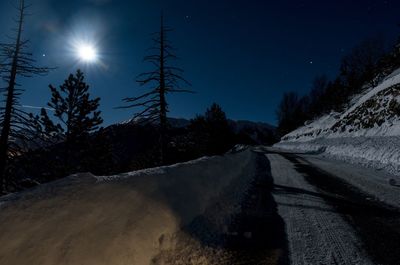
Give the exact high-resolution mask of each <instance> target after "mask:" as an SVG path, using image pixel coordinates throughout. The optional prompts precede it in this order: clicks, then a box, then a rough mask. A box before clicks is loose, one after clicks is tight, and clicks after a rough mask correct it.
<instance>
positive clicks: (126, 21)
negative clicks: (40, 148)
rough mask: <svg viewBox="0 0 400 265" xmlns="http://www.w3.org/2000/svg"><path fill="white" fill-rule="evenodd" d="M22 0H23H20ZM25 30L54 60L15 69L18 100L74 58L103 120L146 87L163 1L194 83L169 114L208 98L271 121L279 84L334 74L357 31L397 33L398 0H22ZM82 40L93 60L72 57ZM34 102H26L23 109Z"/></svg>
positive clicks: (41, 55)
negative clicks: (142, 82)
mask: <svg viewBox="0 0 400 265" xmlns="http://www.w3.org/2000/svg"><path fill="white" fill-rule="evenodd" d="M12 2H13V0H1V1H0V41H3V42H4V41H7V38H6V35H10V34H11V33H12V32H11V31H10V29H11V28H12V27H13V26H14V25H13V22H12V15H14V14H16V12H15V11H14V10H13V9H12V6H11V3H12ZM28 2H29V1H28ZM30 2H31V3H32V4H33V6H32V8H31V11H30V13H32V16H30V17H29V18H27V19H28V22H27V23H26V31H25V37H27V38H29V39H30V40H31V42H32V44H31V51H32V52H33V53H34V54H35V58H37V60H38V63H39V64H41V65H46V66H50V67H57V69H56V70H53V71H52V72H51V73H50V74H49V75H48V76H45V77H34V78H31V79H19V80H18V81H19V83H22V85H23V87H24V88H25V89H26V90H27V91H26V92H25V94H24V95H23V97H22V100H21V102H22V104H24V105H29V106H37V107H41V106H45V105H46V102H47V101H48V100H49V98H50V92H49V89H48V85H49V84H50V83H51V84H53V85H57V86H58V85H60V84H61V83H62V82H63V80H64V79H65V78H66V77H67V76H68V74H69V73H71V72H75V70H76V69H78V68H81V69H82V70H83V71H84V72H85V73H86V77H87V81H88V83H89V84H90V86H91V91H92V94H93V96H100V97H101V98H102V100H101V109H102V111H103V118H104V120H105V125H108V124H111V123H115V122H119V121H123V120H127V119H129V118H130V117H131V116H132V114H133V112H134V110H117V109H114V107H117V106H120V105H121V98H123V97H126V96H135V95H140V94H141V93H142V92H143V91H145V90H146V88H144V87H140V86H139V85H138V84H137V83H136V82H135V77H136V76H137V75H138V74H139V73H141V72H143V71H145V70H147V69H148V65H147V64H145V63H143V62H142V58H143V56H144V55H146V53H147V51H146V50H147V48H148V47H149V46H150V45H151V40H150V38H151V35H150V34H151V33H152V32H155V31H157V30H158V28H159V16H160V12H161V10H164V14H165V17H166V23H167V24H168V25H169V26H170V27H172V28H174V29H175V30H174V32H172V33H170V40H171V41H172V43H173V45H174V46H175V47H176V48H178V50H177V54H178V55H179V57H180V58H181V59H180V60H179V61H178V62H177V65H178V66H180V67H182V68H183V69H185V78H186V79H187V80H189V81H190V82H191V83H192V89H193V90H195V91H196V92H197V93H196V94H195V95H192V94H181V95H172V96H170V97H169V98H168V100H169V103H170V110H171V112H170V114H169V115H170V116H172V117H184V118H191V117H194V116H195V115H196V114H200V113H203V112H204V111H205V109H206V108H207V107H208V106H209V105H210V104H211V103H212V102H217V103H219V104H221V105H222V107H223V109H224V110H225V111H226V113H227V115H228V117H229V118H232V119H247V120H253V121H265V122H269V123H271V124H276V118H275V109H276V106H277V105H278V103H279V100H280V98H281V96H282V94H283V93H284V92H285V91H289V90H294V91H298V92H299V93H300V94H303V93H306V92H307V91H308V90H309V89H310V86H311V82H312V80H313V78H314V77H315V75H317V74H324V73H325V74H327V75H328V76H330V77H334V76H335V74H336V73H337V70H338V65H339V63H340V59H341V57H342V56H343V55H344V54H345V53H346V52H348V51H349V50H350V49H351V47H353V46H354V45H355V44H357V43H358V42H360V41H361V40H363V39H365V38H368V37H372V36H382V37H385V38H386V39H387V40H388V43H390V42H392V41H393V40H394V39H395V38H396V37H397V36H399V35H400V30H399V28H398V26H397V24H398V23H400V16H399V14H400V13H399V11H400V1H394V0H392V1H390V0H388V1H383V0H381V1H373V0H365V1H361V0H359V1H337V0H335V1H316V0H312V1H266V0H264V1H261V0H258V1H256V0H212V1H211V0H209V1H205V0H169V1H165V0H164V1H162V0H157V1H156V0H146V1H137V0H129V1H122V0H86V1H85V0H69V1H60V0H30ZM76 41H89V42H91V43H93V44H94V45H95V46H96V48H97V49H98V52H99V56H100V58H99V61H98V62H97V63H92V64H85V63H82V62H80V61H79V60H78V58H77V56H76V51H75V50H74V48H73V45H72V44H73V43H74V42H76ZM32 110H34V109H32Z"/></svg>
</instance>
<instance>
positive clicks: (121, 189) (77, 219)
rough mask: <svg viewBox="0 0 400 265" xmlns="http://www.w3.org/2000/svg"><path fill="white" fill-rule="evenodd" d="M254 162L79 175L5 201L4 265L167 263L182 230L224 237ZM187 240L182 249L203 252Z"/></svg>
mask: <svg viewBox="0 0 400 265" xmlns="http://www.w3.org/2000/svg"><path fill="white" fill-rule="evenodd" d="M255 156H256V153H254V152H252V151H250V150H246V151H243V152H239V153H234V154H233V153H232V154H227V155H225V156H218V157H204V158H201V159H197V160H194V161H190V162H187V163H182V164H176V165H172V166H165V167H159V168H153V169H146V170H141V171H135V172H130V173H126V174H121V175H116V176H108V177H97V176H93V175H91V174H78V175H75V176H71V177H68V178H65V179H62V180H59V181H56V182H52V183H48V184H44V185H41V186H39V187H37V188H35V189H33V190H30V191H26V192H22V193H18V194H14V195H10V196H6V197H3V198H2V200H1V201H0V222H1V224H2V226H1V228H0V244H1V246H2V248H0V264H8V265H12V264H15V265H21V264H42V265H46V264H49V265H50V264H61V263H62V264H86V265H90V264H96V265H101V264H164V262H163V256H162V255H163V254H162V253H165V252H168V251H169V250H171V251H172V250H174V248H175V240H176V233H177V231H179V230H181V229H183V230H185V227H186V228H187V227H190V229H191V230H190V231H192V230H193V229H194V230H196V231H194V232H195V233H196V234H197V235H200V234H202V233H206V232H205V231H209V230H210V229H211V230H213V229H214V230H217V231H225V230H224V227H225V226H226V225H227V224H229V220H230V217H231V216H232V215H233V214H235V213H236V212H237V211H239V210H240V202H241V201H242V199H243V196H244V195H245V194H244V193H245V191H246V190H247V189H248V186H249V185H250V182H251V181H252V180H253V179H254V174H256V173H255V170H256V169H255V168H256V166H255V161H256V159H254V157H255ZM186 231H187V232H188V231H189V230H186ZM192 232H193V231H192ZM185 235H186V234H185V233H182V234H181V235H180V236H181V237H185ZM205 236H207V235H205ZM187 237H189V236H187ZM189 239H190V238H188V240H189ZM190 240H192V241H193V242H192V241H190V242H192V243H191V244H190V245H189V244H186V245H185V246H184V247H186V248H193V247H198V245H196V242H195V239H190ZM190 251H191V252H196V251H197V252H198V251H200V250H199V249H196V248H195V249H190ZM155 257H157V259H155ZM200 258H201V257H200V256H199V259H200ZM203 261H205V260H203ZM182 264H183V263H182ZM199 264H200V263H199Z"/></svg>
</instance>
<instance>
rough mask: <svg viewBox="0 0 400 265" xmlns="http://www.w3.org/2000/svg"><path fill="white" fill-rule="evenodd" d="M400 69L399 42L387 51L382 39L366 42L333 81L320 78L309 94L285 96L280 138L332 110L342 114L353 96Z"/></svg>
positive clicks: (279, 115)
mask: <svg viewBox="0 0 400 265" xmlns="http://www.w3.org/2000/svg"><path fill="white" fill-rule="evenodd" d="M398 67H400V39H399V40H398V42H397V43H396V45H394V47H393V48H391V49H389V50H388V49H387V48H385V44H384V41H383V40H382V38H379V37H374V38H370V39H367V40H364V41H363V42H361V43H360V44H358V45H357V46H356V47H354V48H353V49H352V50H351V51H350V52H349V54H347V55H346V56H344V57H343V58H342V61H341V64H340V69H339V74H338V76H337V77H336V78H334V79H333V80H329V79H328V77H327V76H326V75H320V76H317V77H316V78H315V79H314V81H313V84H312V87H311V90H310V92H309V93H308V94H307V95H304V96H299V95H298V94H297V93H296V92H287V93H285V94H284V95H283V97H282V100H281V102H280V104H279V106H278V109H277V113H276V114H277V119H278V131H279V134H280V135H281V136H283V135H285V134H287V133H288V132H290V131H293V130H294V129H296V128H298V127H300V126H302V125H304V123H305V121H308V120H313V119H316V118H318V117H320V116H322V115H323V114H326V113H330V112H332V111H335V112H340V111H342V110H343V109H344V108H345V107H346V105H347V104H348V103H349V102H350V100H351V99H352V97H353V96H354V95H356V94H359V93H361V92H362V91H363V90H365V89H367V88H369V87H371V86H372V87H373V86H376V85H377V84H378V83H379V82H380V81H382V79H383V78H384V77H385V76H386V75H388V74H389V73H390V72H392V71H393V70H395V69H396V68H398Z"/></svg>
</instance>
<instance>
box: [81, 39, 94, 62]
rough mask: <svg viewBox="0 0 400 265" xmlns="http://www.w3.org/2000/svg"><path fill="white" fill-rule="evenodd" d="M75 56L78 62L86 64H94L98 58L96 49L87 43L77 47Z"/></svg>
mask: <svg viewBox="0 0 400 265" xmlns="http://www.w3.org/2000/svg"><path fill="white" fill-rule="evenodd" d="M77 55H78V57H79V59H80V60H82V61H84V62H88V63H91V62H95V61H97V58H98V55H97V50H96V48H95V47H94V46H93V45H91V44H88V43H81V44H79V45H77Z"/></svg>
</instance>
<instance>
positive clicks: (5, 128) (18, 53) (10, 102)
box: [0, 0, 49, 193]
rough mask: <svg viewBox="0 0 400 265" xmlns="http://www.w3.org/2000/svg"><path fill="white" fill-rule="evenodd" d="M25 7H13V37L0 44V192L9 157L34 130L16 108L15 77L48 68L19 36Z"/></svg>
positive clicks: (20, 92)
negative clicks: (0, 93) (0, 86)
mask: <svg viewBox="0 0 400 265" xmlns="http://www.w3.org/2000/svg"><path fill="white" fill-rule="evenodd" d="M27 8H29V5H27V4H26V3H25V1H24V0H20V1H19V5H18V6H17V7H16V9H17V11H18V17H17V19H16V23H17V29H16V36H15V37H14V38H13V41H12V42H11V43H2V44H0V75H1V77H2V78H3V80H4V82H5V83H6V87H5V88H4V91H5V93H4V96H5V100H4V102H5V107H2V108H1V109H0V119H1V136H0V193H2V192H3V191H4V188H5V185H7V183H8V182H9V180H8V178H7V174H6V168H7V166H8V164H9V159H10V158H12V157H13V156H16V155H18V154H19V153H20V152H21V150H20V145H21V142H26V141H30V140H33V137H30V136H29V133H28V131H30V130H31V129H34V128H32V125H31V123H30V118H29V114H28V113H27V112H25V111H23V110H22V109H21V108H20V104H19V96H20V95H21V94H22V93H23V91H24V89H22V88H18V86H19V85H18V84H17V78H18V77H31V76H33V75H43V74H46V73H47V72H48V71H49V68H47V67H37V66H35V60H34V59H33V57H32V54H31V53H30V52H27V48H28V44H29V41H28V40H24V39H23V37H22V34H23V28H24V23H25V18H26V16H27V13H26V10H27ZM10 139H12V140H10ZM18 140H19V141H18ZM5 182H6V183H5Z"/></svg>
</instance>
